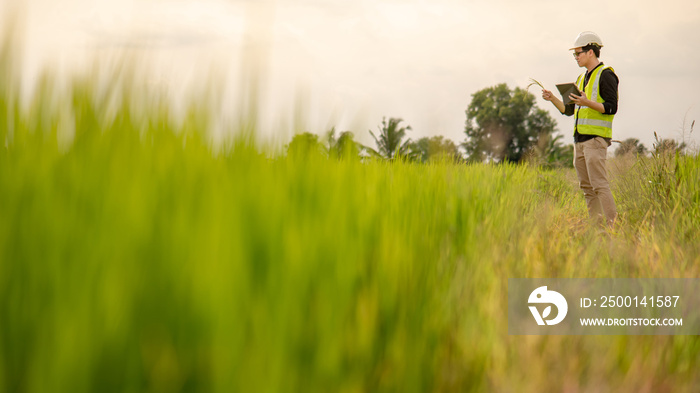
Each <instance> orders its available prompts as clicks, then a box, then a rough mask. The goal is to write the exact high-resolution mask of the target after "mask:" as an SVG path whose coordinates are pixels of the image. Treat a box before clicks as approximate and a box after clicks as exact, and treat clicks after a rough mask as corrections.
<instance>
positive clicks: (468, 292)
mask: <svg viewBox="0 0 700 393" xmlns="http://www.w3.org/2000/svg"><path fill="white" fill-rule="evenodd" d="M2 67H3V68H2V76H0V100H2V102H1V103H0V142H2V144H1V146H0V391H4V392H54V391H55V392H72V393H78V392H96V391H100V392H110V391H114V392H124V391H135V392H136V391H150V392H178V391H188V392H283V391H300V392H315V391H318V392H331V391H332V392H365V391H392V392H426V391H463V392H468V391H495V392H515V391H523V392H534V391H628V392H639V391H697V390H699V389H700V377H699V376H698V373H697V369H698V366H700V362H699V361H698V360H699V357H700V340H698V338H697V337H686V336H670V337H667V336H661V337H650V336H565V337H558V336H551V337H547V336H542V337H518V336H508V334H507V279H508V277H698V265H699V263H700V257H699V255H700V246H699V243H700V230H699V224H698V221H699V219H700V207H699V205H700V203H699V202H700V196H699V195H700V186H699V184H698V179H700V162H699V160H698V158H697V156H695V157H666V158H664V159H663V160H662V159H646V160H629V161H623V160H619V161H615V162H613V163H612V164H613V166H614V167H615V168H618V169H619V171H618V173H617V174H616V177H615V179H614V187H615V190H614V192H615V195H616V198H617V199H618V203H619V205H620V210H621V214H622V215H621V218H620V222H619V226H618V228H617V230H616V231H615V232H614V233H612V234H611V235H610V236H609V237H608V236H600V235H599V234H598V233H597V231H596V230H595V229H591V228H588V226H587V224H586V221H585V207H584V204H583V198H582V196H581V195H580V193H579V191H578V190H577V189H576V188H575V185H574V184H573V183H572V182H571V181H570V179H571V177H572V173H571V171H570V170H562V171H558V172H554V171H540V170H538V169H537V168H534V167H527V166H511V165H470V166H464V165H454V164H450V163H433V164H428V165H424V164H415V163H403V162H394V163H386V162H380V161H366V162H360V161H359V160H357V159H351V158H346V159H343V160H335V159H328V158H326V157H323V156H321V155H316V154H309V155H301V156H289V157H286V156H285V155H283V154H279V153H275V152H273V151H272V150H271V149H269V148H266V147H264V146H262V145H260V144H256V143H255V142H253V138H252V137H250V135H248V136H246V134H245V133H238V134H236V135H237V136H234V137H231V138H229V139H226V140H224V141H223V142H221V144H219V145H216V146H214V145H213V144H212V143H211V142H210V140H211V137H210V134H209V133H208V130H209V129H210V125H211V123H212V121H211V119H210V117H209V115H208V114H207V113H206V111H204V110H202V105H201V104H200V105H199V106H197V105H192V106H191V110H190V111H189V112H188V113H189V115H188V116H186V117H185V119H184V120H183V121H174V120H173V119H172V116H171V115H172V113H171V109H170V108H169V107H168V105H166V104H164V103H163V101H159V100H158V99H157V96H153V95H148V94H147V92H146V91H144V90H139V89H137V88H135V87H134V86H138V85H137V84H129V83H126V82H119V83H117V82H114V83H112V84H110V85H107V86H108V88H107V89H104V88H100V87H99V86H98V84H97V82H96V81H95V80H93V79H90V78H87V79H84V80H82V81H78V80H76V81H74V82H73V83H72V84H70V86H69V88H68V89H66V90H60V91H57V90H55V89H53V88H52V83H53V81H52V79H51V78H50V77H47V78H45V79H44V80H43V82H41V83H40V84H39V85H38V88H37V92H36V94H35V96H34V99H33V100H31V101H30V104H29V105H28V106H27V107H26V108H23V107H22V105H20V97H19V93H18V89H17V86H15V85H14V81H15V80H16V79H15V76H16V75H15V74H13V70H12V68H11V65H9V62H8V61H7V57H5V58H4V60H3V62H2ZM129 86H130V87H129ZM154 97H155V99H154Z"/></svg>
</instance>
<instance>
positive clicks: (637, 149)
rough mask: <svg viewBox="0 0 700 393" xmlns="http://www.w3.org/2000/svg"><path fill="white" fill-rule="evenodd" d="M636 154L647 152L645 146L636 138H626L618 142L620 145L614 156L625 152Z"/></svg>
mask: <svg viewBox="0 0 700 393" xmlns="http://www.w3.org/2000/svg"><path fill="white" fill-rule="evenodd" d="M628 153H629V154H636V155H641V156H643V155H645V154H647V148H646V147H645V146H644V144H642V143H640V142H639V139H637V138H627V139H625V140H624V141H622V142H620V146H618V148H617V149H616V150H615V157H619V156H622V155H625V154H628Z"/></svg>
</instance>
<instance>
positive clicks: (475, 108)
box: [287, 84, 686, 168]
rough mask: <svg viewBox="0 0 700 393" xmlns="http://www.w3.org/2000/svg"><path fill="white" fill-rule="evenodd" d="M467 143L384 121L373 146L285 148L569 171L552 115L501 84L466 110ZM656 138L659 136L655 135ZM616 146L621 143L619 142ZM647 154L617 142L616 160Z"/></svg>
mask: <svg viewBox="0 0 700 393" xmlns="http://www.w3.org/2000/svg"><path fill="white" fill-rule="evenodd" d="M465 114H466V122H465V128H464V133H465V139H464V141H463V142H462V143H461V145H460V146H459V147H461V148H462V149H463V151H464V153H462V152H461V151H460V149H459V147H458V146H457V145H456V144H455V143H454V142H453V141H451V140H449V139H447V138H445V137H443V136H441V135H437V136H432V137H423V138H420V139H418V140H415V141H414V140H412V139H411V138H409V136H408V133H409V131H412V129H411V126H410V125H403V124H402V123H403V119H400V118H394V117H391V118H389V119H387V118H383V119H382V122H381V124H380V125H379V126H378V129H377V130H376V132H373V131H372V130H369V134H370V136H371V137H372V139H373V141H374V146H367V145H363V144H360V143H358V142H356V141H355V139H354V134H353V133H352V132H350V131H344V132H341V133H340V134H337V132H336V130H335V128H332V129H331V130H329V131H327V132H326V133H325V135H324V136H323V137H322V138H320V137H319V136H317V135H315V134H312V133H310V132H304V133H301V134H297V135H295V136H294V137H293V139H292V141H291V142H290V143H289V145H287V154H288V155H291V156H299V155H308V154H322V155H326V156H328V157H332V158H338V159H341V158H361V159H363V158H375V159H383V160H389V161H393V160H399V159H400V160H407V161H415V162H423V163H427V162H431V161H451V162H455V163H460V162H494V163H500V162H514V163H519V162H530V163H533V164H536V165H540V166H543V167H546V168H556V167H569V166H571V165H572V164H571V163H572V161H573V153H574V152H573V150H574V149H573V145H571V144H565V143H564V142H563V138H564V137H563V136H562V135H561V134H556V128H555V126H556V122H555V121H554V119H553V118H552V117H551V116H550V115H549V113H548V112H547V111H545V110H543V109H541V108H538V107H537V106H536V105H535V96H534V95H533V94H531V93H529V92H528V91H527V89H522V88H519V87H516V88H515V89H513V90H511V89H510V88H509V87H508V86H507V85H506V84H499V85H496V86H493V87H488V88H485V89H482V90H479V91H477V92H476V93H474V94H473V95H472V100H471V102H470V104H469V106H468V107H467V109H466V111H465ZM654 135H655V136H656V134H654ZM616 142H617V141H616ZM685 148H686V145H685V143H678V142H676V141H674V140H672V139H662V140H659V139H658V138H657V139H656V143H655V144H654V149H653V150H652V151H651V153H652V154H659V153H661V152H683V151H684V149H685ZM648 153H649V151H648V150H647V148H646V147H645V146H644V145H643V144H642V143H641V142H640V141H639V140H638V139H636V138H628V139H625V140H624V141H621V142H620V143H619V146H618V147H617V149H616V150H615V155H616V156H624V155H627V154H635V155H642V156H643V155H646V154H648Z"/></svg>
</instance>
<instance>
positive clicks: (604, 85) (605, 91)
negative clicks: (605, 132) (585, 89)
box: [570, 69, 619, 115]
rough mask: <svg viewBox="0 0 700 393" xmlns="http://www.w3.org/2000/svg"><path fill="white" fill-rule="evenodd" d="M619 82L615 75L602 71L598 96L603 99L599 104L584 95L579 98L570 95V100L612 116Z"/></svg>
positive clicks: (615, 109)
mask: <svg viewBox="0 0 700 393" xmlns="http://www.w3.org/2000/svg"><path fill="white" fill-rule="evenodd" d="M618 82H619V80H618V79H617V75H615V73H614V72H612V71H610V70H609V69H606V70H603V73H602V74H601V75H600V96H601V97H602V98H603V101H605V102H603V103H602V104H601V103H600V102H595V101H591V100H589V99H588V98H587V97H586V94H585V93H584V94H582V95H580V96H577V95H574V94H572V95H570V97H571V100H572V101H573V102H575V103H576V104H577V105H580V106H587V107H589V108H591V109H595V110H596V111H598V112H600V113H603V114H605V115H614V114H615V113H617V85H618Z"/></svg>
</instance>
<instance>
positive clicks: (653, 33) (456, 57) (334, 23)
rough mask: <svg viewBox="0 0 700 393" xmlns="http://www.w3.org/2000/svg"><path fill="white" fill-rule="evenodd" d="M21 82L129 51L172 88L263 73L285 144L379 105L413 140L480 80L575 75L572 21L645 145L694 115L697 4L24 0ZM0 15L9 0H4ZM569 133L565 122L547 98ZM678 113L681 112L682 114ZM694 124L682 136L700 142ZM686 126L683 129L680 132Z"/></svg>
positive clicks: (618, 134)
mask: <svg viewBox="0 0 700 393" xmlns="http://www.w3.org/2000/svg"><path fill="white" fill-rule="evenodd" d="M19 1H21V2H23V4H22V6H23V7H24V20H25V24H24V31H25V34H24V42H25V45H24V66H25V70H26V75H25V78H26V79H28V80H31V75H32V74H34V73H36V71H37V70H38V69H40V68H41V67H51V68H53V69H55V70H59V71H61V72H65V71H71V72H76V71H78V70H81V69H82V68H81V67H83V66H84V65H85V64H86V62H87V60H88V59H90V58H92V57H94V56H109V55H110V54H118V53H125V52H128V53H137V54H139V55H143V56H146V57H147V58H148V59H149V64H150V67H151V68H152V70H153V72H152V76H151V77H150V81H149V83H153V84H156V85H159V86H169V88H170V91H172V92H173V95H176V96H182V95H184V94H185V93H184V92H185V91H186V90H185V89H186V87H187V86H190V87H191V86H199V85H201V84H202V83H203V82H204V81H206V80H207V76H208V75H209V73H210V72H211V70H212V69H213V67H214V66H215V67H216V68H215V69H218V70H221V72H222V73H223V74H226V76H227V78H225V79H222V80H221V81H220V82H219V83H218V86H220V87H222V88H223V89H224V91H225V94H226V95H227V96H228V97H229V98H230V100H229V101H227V102H229V105H230V107H231V108H233V109H231V112H232V113H235V112H236V108H239V109H240V107H241V105H240V104H237V103H236V101H235V100H236V99H237V97H238V98H239V97H240V96H241V93H240V92H241V89H242V85H241V81H242V80H247V79H250V76H251V75H252V74H251V72H250V70H251V69H255V70H256V71H255V73H254V74H255V75H257V76H258V77H259V78H260V79H259V81H260V85H259V86H260V88H259V91H260V99H261V110H262V115H263V119H262V123H261V127H262V128H263V131H264V132H266V133H268V134H269V133H272V134H274V135H275V136H276V137H277V138H278V139H280V140H283V139H286V140H288V139H289V138H290V135H291V132H292V127H293V126H292V124H293V123H294V121H295V119H296V124H299V126H298V127H302V128H305V130H308V131H312V132H314V133H317V134H320V133H322V132H323V131H324V130H326V129H328V128H330V127H331V126H334V125H335V126H337V127H338V129H339V131H344V130H350V131H353V132H354V133H355V135H356V138H357V139H358V140H360V141H363V142H366V143H368V142H370V137H369V133H368V132H367V130H368V129H372V130H375V129H376V128H377V125H378V124H380V123H381V120H382V117H383V116H386V117H400V118H403V119H404V121H405V124H407V125H411V126H412V128H413V131H411V132H410V133H409V136H410V137H411V138H412V139H418V138H420V137H422V136H431V135H444V136H446V137H448V138H450V139H452V140H453V141H455V142H456V143H460V142H462V141H463V140H464V122H465V120H466V116H465V113H464V111H465V109H466V108H467V106H468V105H469V102H470V99H471V95H472V94H473V93H475V92H476V91H478V90H480V89H483V88H486V87H490V86H493V85H496V84H498V83H507V84H508V86H510V87H511V88H514V87H516V86H519V87H523V88H524V87H526V86H527V85H528V79H529V78H530V77H532V78H535V79H537V80H539V81H540V82H542V83H543V84H545V86H547V87H549V88H550V89H551V90H554V89H555V87H554V85H555V84H557V83H563V82H573V81H574V80H575V79H576V77H577V75H578V74H579V73H581V72H582V69H580V68H578V66H577V65H576V62H575V61H574V59H573V57H572V55H571V51H569V50H568V49H569V48H570V47H572V46H573V41H574V39H575V38H576V36H577V35H578V33H579V32H581V31H583V30H592V31H595V32H597V33H598V34H599V35H600V36H601V37H602V39H603V43H604V45H605V47H604V48H603V50H602V54H601V60H602V61H603V62H605V63H606V64H608V65H611V66H613V67H614V68H615V71H616V72H617V74H618V76H619V78H620V103H619V111H618V115H617V116H616V117H615V123H614V127H613V130H614V138H615V139H625V138H629V137H635V138H638V139H640V140H641V141H642V142H643V143H644V144H645V145H647V147H650V146H651V144H652V142H653V132H654V131H656V132H657V133H658V134H659V135H660V136H662V137H666V138H676V139H679V138H681V137H682V134H681V133H682V130H683V129H685V131H686V133H687V132H688V131H689V130H690V123H691V122H692V121H693V120H697V119H700V98H698V97H699V94H698V90H699V88H700V72H699V71H700V1H697V0H666V1H663V2H661V1H656V0H655V1H651V0H621V1H615V0H613V1H608V2H598V3H591V4H592V5H593V6H589V7H585V4H586V3H582V2H561V1H553V0H533V1H522V0H517V1H516V0H486V1H465V0H460V1H457V0H431V1H427V0H403V1H393V0H391V1H389V0H371V1H370V0H355V1H348V0H277V1H272V0H247V1H246V0H228V1H224V0H199V1H195V0H177V1H176V0H158V1H155V0H60V1H55V0H19ZM0 2H2V4H3V7H2V10H3V11H2V12H4V13H7V12H6V9H7V8H8V5H10V3H12V4H16V3H17V0H0ZM531 91H532V92H533V93H535V94H536V96H537V97H538V101H537V105H538V106H540V107H542V108H545V109H547V110H549V111H550V113H551V114H552V116H553V117H554V118H555V119H556V120H557V121H558V124H559V132H561V133H562V134H564V135H565V137H566V139H565V140H566V142H567V143H570V142H571V141H572V137H571V133H572V126H573V119H572V118H568V117H565V116H562V115H559V113H558V111H556V109H554V108H553V106H552V105H551V104H550V103H548V102H546V101H544V100H542V99H541V97H540V93H539V90H538V89H534V88H531ZM684 122H685V123H684ZM698 133H700V124H698V126H697V127H696V130H695V132H694V133H693V134H694V135H692V136H691V139H692V142H694V143H695V144H696V145H697V144H700V137H698V135H697V134H698ZM686 138H688V136H687V135H686Z"/></svg>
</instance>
